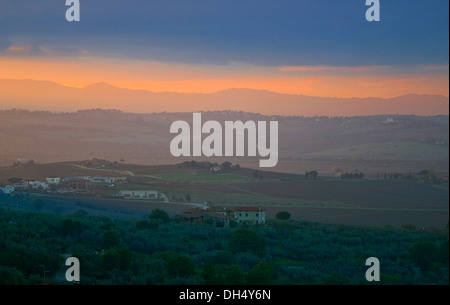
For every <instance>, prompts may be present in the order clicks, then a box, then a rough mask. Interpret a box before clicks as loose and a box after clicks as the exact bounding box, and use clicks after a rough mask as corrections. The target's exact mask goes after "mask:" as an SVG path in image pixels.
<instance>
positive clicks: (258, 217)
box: [234, 207, 266, 224]
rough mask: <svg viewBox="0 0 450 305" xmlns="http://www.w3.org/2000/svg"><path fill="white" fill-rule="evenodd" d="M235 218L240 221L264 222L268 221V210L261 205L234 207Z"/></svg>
mask: <svg viewBox="0 0 450 305" xmlns="http://www.w3.org/2000/svg"><path fill="white" fill-rule="evenodd" d="M234 218H235V219H236V221H237V222H239V223H243V222H250V223H258V224H264V223H265V222H266V211H265V210H264V209H262V208H261V207H258V208H256V207H237V208H235V209H234Z"/></svg>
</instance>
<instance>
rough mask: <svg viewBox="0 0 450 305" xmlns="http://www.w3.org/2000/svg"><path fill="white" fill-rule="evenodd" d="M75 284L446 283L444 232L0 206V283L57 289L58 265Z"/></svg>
mask: <svg viewBox="0 0 450 305" xmlns="http://www.w3.org/2000/svg"><path fill="white" fill-rule="evenodd" d="M69 256H75V257H77V258H79V260H80V263H81V284H151V285H156V284H367V282H366V281H365V272H366V270H367V268H368V267H366V266H365V260H366V259H367V258H368V257H372V256H375V257H378V258H379V260H380V262H381V273H382V275H381V284H447V285H448V283H449V272H448V266H449V244H448V230H446V231H423V230H418V229H415V228H402V229H394V228H368V227H354V226H344V225H324V224H317V223H307V222H294V221H281V220H277V221H272V222H269V224H268V225H266V226H251V227H238V226H237V225H236V224H234V225H232V226H231V227H230V228H221V229H218V228H216V226H215V225H213V224H212V223H209V224H187V223H182V222H179V221H177V220H175V219H171V218H169V217H168V215H167V214H166V213H165V212H164V211H162V210H158V209H155V210H153V212H152V213H151V214H150V216H149V218H148V220H140V221H138V220H112V219H109V218H106V217H99V216H89V215H88V214H87V213H86V212H84V211H79V212H77V213H75V214H74V215H71V216H61V215H55V214H46V213H40V212H25V211H19V210H13V209H6V208H0V283H1V284H39V283H43V282H44V272H45V274H46V280H45V281H46V282H51V283H58V284H64V283H65V277H64V275H65V271H66V268H67V267H65V266H64V261H65V258H67V257H69Z"/></svg>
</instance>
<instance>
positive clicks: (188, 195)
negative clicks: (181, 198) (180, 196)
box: [186, 194, 192, 202]
mask: <svg viewBox="0 0 450 305" xmlns="http://www.w3.org/2000/svg"><path fill="white" fill-rule="evenodd" d="M191 199H192V198H191V194H186V201H187V202H191Z"/></svg>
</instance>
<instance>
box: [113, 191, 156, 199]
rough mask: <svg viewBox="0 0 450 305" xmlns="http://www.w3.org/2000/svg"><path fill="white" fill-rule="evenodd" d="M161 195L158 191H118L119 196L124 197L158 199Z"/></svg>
mask: <svg viewBox="0 0 450 305" xmlns="http://www.w3.org/2000/svg"><path fill="white" fill-rule="evenodd" d="M161 196H162V194H161V193H159V192H158V191H145V190H134V191H120V192H119V197H123V198H124V199H160V198H161Z"/></svg>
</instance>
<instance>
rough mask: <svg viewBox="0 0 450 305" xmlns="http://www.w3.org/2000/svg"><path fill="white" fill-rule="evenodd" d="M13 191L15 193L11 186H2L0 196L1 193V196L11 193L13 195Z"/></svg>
mask: <svg viewBox="0 0 450 305" xmlns="http://www.w3.org/2000/svg"><path fill="white" fill-rule="evenodd" d="M14 191H15V188H14V186H12V185H7V186H4V187H0V194H1V193H3V194H11V193H14Z"/></svg>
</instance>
